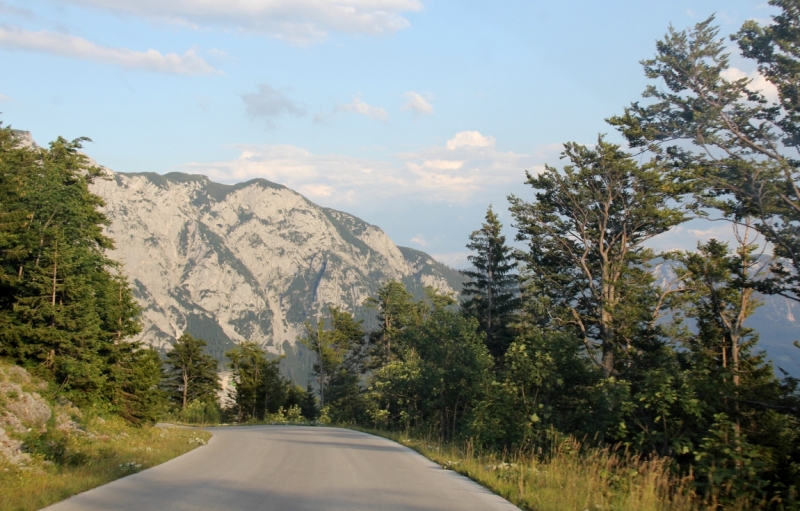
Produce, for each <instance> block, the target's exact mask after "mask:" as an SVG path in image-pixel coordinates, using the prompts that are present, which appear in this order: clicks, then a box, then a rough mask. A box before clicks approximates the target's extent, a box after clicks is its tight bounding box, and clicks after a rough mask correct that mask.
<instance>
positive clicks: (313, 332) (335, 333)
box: [300, 306, 365, 407]
mask: <svg viewBox="0 0 800 511" xmlns="http://www.w3.org/2000/svg"><path fill="white" fill-rule="evenodd" d="M329 312H330V328H328V329H326V328H325V322H324V321H319V322H317V323H316V324H311V323H309V322H306V324H305V330H306V333H305V336H304V337H302V338H301V339H300V342H301V343H302V344H303V345H304V346H305V347H306V348H308V349H309V351H311V352H312V353H314V355H315V356H316V359H317V361H316V362H315V363H314V375H315V376H316V377H317V384H318V388H319V395H320V406H321V407H324V406H325V404H326V401H325V395H326V393H327V391H328V389H329V388H330V387H332V386H335V385H337V384H341V383H344V382H345V381H349V380H350V379H349V378H347V375H348V374H354V375H355V374H358V369H359V365H360V362H361V358H362V354H363V353H362V352H363V346H364V337H365V334H364V328H363V327H362V323H363V322H362V321H356V320H355V319H354V318H353V316H352V314H350V313H349V312H347V311H342V310H340V309H339V308H338V307H334V306H331V307H330V308H329ZM338 397H343V396H338Z"/></svg>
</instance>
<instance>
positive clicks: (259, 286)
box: [91, 172, 463, 382]
mask: <svg viewBox="0 0 800 511" xmlns="http://www.w3.org/2000/svg"><path fill="white" fill-rule="evenodd" d="M91 189H92V191H93V192H94V193H95V194H97V195H99V196H100V197H102V199H103V200H104V201H105V204H106V205H105V208H104V212H105V214H106V215H107V216H108V219H109V220H110V222H111V224H110V225H109V227H108V228H107V234H108V235H110V236H111V237H113V238H114V241H115V247H116V249H115V250H114V251H111V252H109V255H110V256H111V257H113V258H114V259H116V260H118V261H119V262H121V263H123V265H124V267H125V271H126V273H127V274H128V276H129V278H130V281H131V283H132V285H133V288H134V295H135V297H136V299H137V300H138V302H139V304H140V305H141V307H142V315H141V319H142V325H143V329H142V333H141V334H140V335H139V337H138V338H136V339H135V340H141V341H144V342H146V343H148V344H151V345H153V346H156V347H158V348H161V349H170V347H171V343H173V342H174V340H175V339H176V338H177V337H179V336H180V335H181V334H182V333H183V332H185V331H188V332H189V333H191V334H193V335H195V336H199V337H202V338H203V339H205V340H206V341H208V342H209V352H210V353H212V354H214V355H215V356H216V357H218V358H220V357H221V356H222V353H223V352H224V351H225V350H227V349H230V348H231V347H233V346H234V345H235V343H238V342H241V341H243V340H252V341H256V342H258V343H260V344H261V345H262V346H264V347H266V348H267V349H268V350H269V351H272V352H273V353H278V352H281V350H286V349H287V348H286V347H285V345H287V344H288V346H289V348H292V347H293V346H296V339H297V334H298V332H300V331H301V330H302V327H303V323H304V322H305V321H307V320H313V319H314V318H316V316H317V314H318V313H319V312H320V311H324V310H325V309H326V308H327V306H329V305H336V306H339V307H341V308H344V309H345V310H349V311H351V312H354V313H356V314H357V315H358V314H362V315H363V314H364V308H363V302H364V300H365V299H366V298H367V297H369V296H371V295H374V294H375V292H376V290H377V289H378V287H379V286H380V285H382V284H384V283H385V282H386V281H388V280H390V279H396V280H402V281H403V282H405V283H406V284H407V285H408V286H409V288H410V289H411V291H412V292H413V293H415V294H416V295H417V298H421V297H422V296H423V290H422V289H423V286H424V285H433V286H435V287H438V288H440V289H441V290H444V291H453V290H455V291H459V290H460V284H461V282H463V277H461V275H460V274H459V273H458V272H456V271H455V270H452V269H450V268H447V267H446V266H444V265H442V264H439V263H437V262H435V261H434V260H433V259H432V258H431V257H430V256H428V255H427V254H424V253H422V252H418V251H415V250H412V249H406V248H401V247H398V246H397V245H395V244H394V242H392V240H391V239H390V238H389V237H388V236H387V235H386V233H385V232H383V231H382V230H381V229H380V228H379V227H377V226H374V225H370V224H369V223H367V222H365V221H363V220H361V219H359V218H356V217H355V216H353V215H350V214H347V213H344V212H341V211H336V210H333V209H330V208H323V207H321V206H319V205H317V204H314V203H313V202H311V201H309V200H308V199H306V198H305V197H303V196H302V195H300V194H299V193H297V192H295V191H293V190H290V189H288V188H286V187H285V186H282V185H278V184H275V183H271V182H269V181H265V180H263V179H256V180H253V181H248V182H246V183H240V184H236V185H224V184H219V183H214V182H211V181H210V180H209V179H208V178H207V177H205V176H197V175H188V174H182V173H177V172H176V173H170V174H165V175H159V174H154V173H139V174H121V173H113V172H110V173H109V179H97V180H95V181H94V183H93V184H92V186H91ZM292 349H293V348H292ZM298 349H299V348H298ZM287 354H288V353H287ZM296 354H297V352H296V351H295V355H296ZM289 355H290V357H291V356H292V354H289ZM296 362H297V363H307V361H300V360H298V359H296ZM288 363H289V360H287V361H286V364H288ZM296 372H297V374H298V377H300V375H302V379H303V380H302V381H303V382H305V378H306V374H307V371H305V370H302V371H301V370H297V371H296Z"/></svg>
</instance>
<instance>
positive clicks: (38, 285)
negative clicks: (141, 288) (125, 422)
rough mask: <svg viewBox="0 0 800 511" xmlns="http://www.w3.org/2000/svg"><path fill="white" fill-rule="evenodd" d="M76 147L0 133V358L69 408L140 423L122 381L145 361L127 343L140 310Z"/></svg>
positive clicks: (136, 401) (137, 399)
mask: <svg viewBox="0 0 800 511" xmlns="http://www.w3.org/2000/svg"><path fill="white" fill-rule="evenodd" d="M85 140H87V139H77V140H74V141H72V142H68V141H66V140H64V139H62V138H59V139H57V140H56V141H55V142H53V143H51V144H50V147H49V148H46V149H45V148H39V147H27V146H23V145H21V144H20V142H19V139H18V137H17V135H16V134H15V132H14V131H12V130H11V129H10V128H3V129H0V356H4V357H6V358H8V359H9V360H11V361H12V362H14V363H17V364H20V365H23V366H25V367H27V368H28V369H29V370H31V371H32V372H34V373H36V374H38V375H40V376H42V377H45V378H47V379H49V380H51V381H53V382H54V383H55V384H56V388H58V389H59V392H60V393H62V394H65V395H66V396H67V397H69V398H70V399H71V400H73V401H74V402H75V403H76V404H79V405H87V404H91V405H95V406H100V407H101V408H102V407H104V406H106V407H108V408H110V409H111V410H112V411H117V412H120V413H122V414H123V415H125V416H126V417H128V418H131V419H132V420H138V419H136V417H140V418H142V419H143V420H149V419H147V417H149V416H150V415H151V412H149V411H147V410H145V409H144V408H142V407H143V406H146V405H145V403H150V399H149V398H148V397H147V396H145V395H144V394H146V393H147V392H149V390H147V389H145V388H143V387H139V386H138V385H137V384H136V383H135V382H133V381H131V379H132V378H135V377H136V376H134V375H135V374H138V373H139V371H140V370H141V369H142V368H141V366H140V362H141V360H143V359H146V358H147V357H148V355H147V354H146V353H142V352H141V346H140V345H139V344H137V343H130V342H128V341H127V339H128V338H129V337H130V336H132V335H134V334H135V333H137V332H138V331H139V328H140V327H139V323H138V321H137V316H138V314H139V309H138V306H137V305H136V303H135V301H134V300H133V296H132V293H131V290H130V286H129V284H128V282H127V280H126V279H125V278H124V277H123V276H122V275H121V268H120V266H119V265H118V264H117V263H115V262H114V261H112V260H111V259H109V258H108V257H107V256H106V255H105V252H106V250H108V249H110V248H112V247H113V244H112V240H111V239H110V238H108V237H107V236H105V235H104V234H103V228H104V227H105V226H106V225H107V224H108V220H107V219H106V217H105V216H104V215H103V214H102V213H101V212H100V211H99V208H100V207H101V206H102V205H103V201H102V200H101V199H100V198H99V197H97V196H96V195H93V194H92V193H91V192H90V191H89V187H88V185H89V184H90V183H91V182H92V180H94V179H97V178H99V177H100V176H101V174H102V172H101V170H100V169H99V168H96V167H93V166H91V165H90V164H89V160H88V159H87V158H86V156H84V155H83V154H81V153H80V149H81V147H82V143H83V142H84V141H85ZM151 404H152V403H151ZM135 410H138V411H135Z"/></svg>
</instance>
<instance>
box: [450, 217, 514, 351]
mask: <svg viewBox="0 0 800 511" xmlns="http://www.w3.org/2000/svg"><path fill="white" fill-rule="evenodd" d="M502 228H503V226H502V224H501V223H500V221H499V220H498V219H497V215H496V214H495V213H494V211H492V207H491V206H489V209H488V210H487V211H486V223H484V224H483V225H482V226H481V228H480V229H478V230H477V231H474V232H473V233H472V234H470V236H469V239H470V242H469V243H468V244H467V248H468V249H470V250H472V251H473V252H474V254H473V255H470V256H469V257H468V259H469V261H470V263H472V266H473V268H474V269H472V270H465V271H462V272H461V273H462V274H463V275H464V276H466V277H469V279H470V280H469V282H467V283H466V284H464V290H463V291H462V293H463V294H464V296H465V297H467V299H466V300H465V301H464V302H463V303H462V308H463V310H464V312H465V313H466V314H467V315H469V316H472V317H474V318H476V319H477V320H478V321H479V323H480V326H481V331H482V332H483V334H484V336H485V337H484V339H485V342H486V346H487V348H488V349H489V352H490V353H491V354H492V356H494V358H495V360H496V361H500V360H501V359H502V357H503V355H504V354H505V352H506V349H508V346H509V344H510V343H511V340H512V338H513V333H512V331H511V329H510V328H509V322H510V319H511V316H512V314H513V312H514V310H515V309H516V307H517V302H518V295H519V293H518V289H519V286H518V280H517V275H516V274H515V273H513V271H514V269H515V268H516V262H515V261H513V259H512V255H511V248H509V247H508V246H506V237H505V236H503V235H502V234H501V231H502Z"/></svg>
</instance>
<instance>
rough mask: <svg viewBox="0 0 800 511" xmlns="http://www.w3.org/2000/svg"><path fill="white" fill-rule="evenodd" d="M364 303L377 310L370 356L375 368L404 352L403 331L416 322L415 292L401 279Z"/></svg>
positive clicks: (386, 286)
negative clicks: (409, 289)
mask: <svg viewBox="0 0 800 511" xmlns="http://www.w3.org/2000/svg"><path fill="white" fill-rule="evenodd" d="M364 305H366V306H367V307H370V308H372V309H374V310H375V312H376V313H377V316H378V325H379V327H378V329H377V330H376V331H375V332H372V333H371V334H370V338H369V341H370V346H371V349H370V359H371V364H372V365H373V366H374V367H377V366H380V365H382V364H386V363H389V362H391V361H392V359H393V358H394V357H395V356H396V355H397V354H398V353H399V352H400V351H402V348H403V346H402V332H403V330H404V329H405V328H407V327H408V326H409V325H412V324H414V323H415V322H416V320H417V319H418V318H417V312H418V311H417V310H416V308H415V307H414V302H413V298H412V296H411V293H409V292H408V290H407V289H406V287H405V286H404V285H403V284H402V283H400V282H397V281H390V282H387V283H386V284H384V285H383V286H381V287H380V288H379V289H378V292H377V295H376V296H374V297H370V298H368V299H367V300H366V301H365V302H364Z"/></svg>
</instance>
